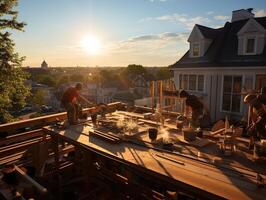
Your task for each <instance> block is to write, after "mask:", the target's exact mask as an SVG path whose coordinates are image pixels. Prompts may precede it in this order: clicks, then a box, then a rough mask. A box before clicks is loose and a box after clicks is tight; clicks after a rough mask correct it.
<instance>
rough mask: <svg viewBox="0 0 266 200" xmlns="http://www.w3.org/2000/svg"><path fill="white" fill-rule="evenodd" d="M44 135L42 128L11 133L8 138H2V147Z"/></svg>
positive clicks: (0, 142)
mask: <svg viewBox="0 0 266 200" xmlns="http://www.w3.org/2000/svg"><path fill="white" fill-rule="evenodd" d="M42 135H43V131H42V129H36V130H33V131H28V132H25V133H20V134H15V135H11V136H8V137H6V138H2V139H1V140H0V147H1V146H6V145H9V144H11V143H17V142H22V141H25V140H29V139H33V138H36V137H41V136H42Z"/></svg>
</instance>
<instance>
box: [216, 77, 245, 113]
mask: <svg viewBox="0 0 266 200" xmlns="http://www.w3.org/2000/svg"><path fill="white" fill-rule="evenodd" d="M225 76H232V84H233V81H234V76H241V79H242V82H241V85H242V86H243V81H244V80H243V79H244V75H243V74H231V75H227V74H222V84H221V85H222V88H221V92H220V95H221V96H220V112H221V113H228V114H229V113H230V114H235V115H241V114H242V113H243V102H242V95H241V98H240V108H239V112H232V111H231V110H232V93H233V85H232V88H231V101H230V111H228V110H223V91H224V77H225Z"/></svg>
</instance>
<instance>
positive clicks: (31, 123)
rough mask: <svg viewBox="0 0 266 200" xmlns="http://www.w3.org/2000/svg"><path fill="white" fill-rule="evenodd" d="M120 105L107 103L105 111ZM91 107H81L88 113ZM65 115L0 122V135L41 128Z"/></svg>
mask: <svg viewBox="0 0 266 200" xmlns="http://www.w3.org/2000/svg"><path fill="white" fill-rule="evenodd" d="M121 106H122V103H120V102H114V103H110V104H108V110H107V112H112V111H115V110H116V109H118V108H119V107H121ZM93 109H94V107H92V108H85V109H83V112H85V113H90V112H92V110H93ZM66 117H67V115H66V112H61V113H56V114H52V115H46V116H42V117H36V118H32V119H26V120H20V121H16V122H11V123H7V124H1V125H0V136H1V134H3V133H5V134H6V133H15V132H17V131H18V129H23V128H31V129H34V128H35V127H36V128H41V127H43V126H46V125H49V124H52V123H55V122H56V121H57V120H64V119H66Z"/></svg>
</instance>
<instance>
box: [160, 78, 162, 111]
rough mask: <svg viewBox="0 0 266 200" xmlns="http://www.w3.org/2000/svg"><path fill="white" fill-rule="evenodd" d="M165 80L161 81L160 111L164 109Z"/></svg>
mask: <svg viewBox="0 0 266 200" xmlns="http://www.w3.org/2000/svg"><path fill="white" fill-rule="evenodd" d="M162 108H163V81H160V113H162V111H163V109H162Z"/></svg>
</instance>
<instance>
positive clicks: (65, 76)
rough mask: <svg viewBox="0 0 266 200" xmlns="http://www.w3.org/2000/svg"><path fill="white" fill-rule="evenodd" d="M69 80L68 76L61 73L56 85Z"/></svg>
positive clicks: (58, 85)
mask: <svg viewBox="0 0 266 200" xmlns="http://www.w3.org/2000/svg"><path fill="white" fill-rule="evenodd" d="M69 82H70V78H69V76H68V75H62V76H61V77H60V78H59V80H58V82H57V87H60V85H62V84H66V83H69Z"/></svg>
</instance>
